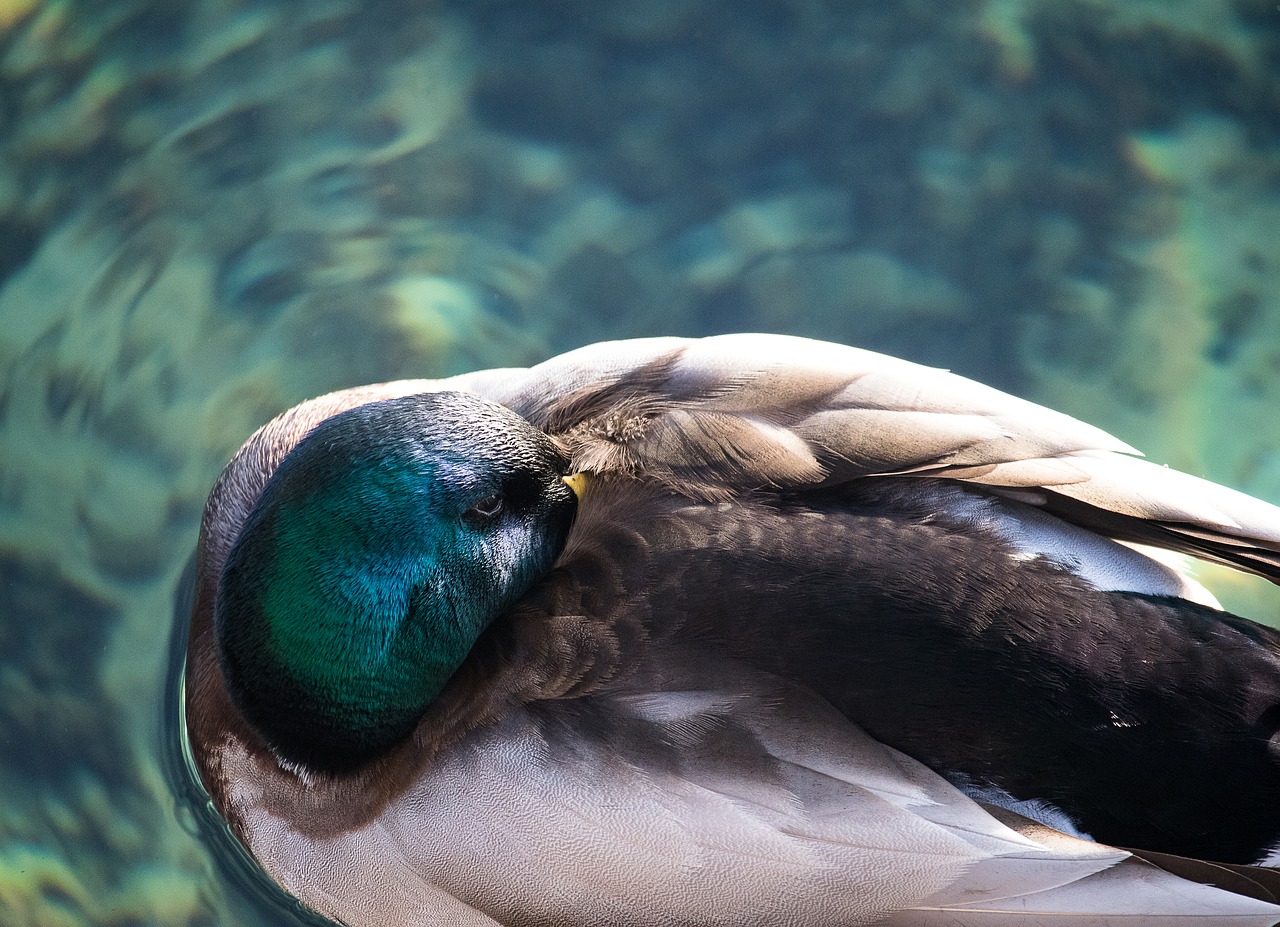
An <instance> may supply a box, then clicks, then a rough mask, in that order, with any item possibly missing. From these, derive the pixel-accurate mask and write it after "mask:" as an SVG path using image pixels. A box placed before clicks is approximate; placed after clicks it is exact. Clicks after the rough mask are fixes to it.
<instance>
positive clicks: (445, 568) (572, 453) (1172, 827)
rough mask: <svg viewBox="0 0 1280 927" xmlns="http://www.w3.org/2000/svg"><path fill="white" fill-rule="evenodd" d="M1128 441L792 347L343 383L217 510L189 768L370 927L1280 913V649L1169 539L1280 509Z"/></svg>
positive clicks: (1233, 550)
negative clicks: (1279, 875) (1226, 604)
mask: <svg viewBox="0 0 1280 927" xmlns="http://www.w3.org/2000/svg"><path fill="white" fill-rule="evenodd" d="M1135 453H1136V452H1134V451H1133V450H1132V449H1131V448H1129V447H1128V446H1127V445H1125V444H1123V443H1122V442H1120V441H1118V440H1116V439H1115V438H1113V437H1111V436H1110V435H1108V434H1106V433H1105V432H1103V431H1100V430H1098V429H1096V428H1093V427H1091V426H1089V425H1085V424H1082V423H1081V422H1079V421H1076V420H1074V419H1072V418H1070V417H1068V416H1065V415H1062V414H1059V413H1055V412H1052V411H1049V410H1048V409H1045V408H1042V407H1040V406H1037V405H1033V404H1031V403H1029V402H1026V401H1023V400H1020V399H1016V398H1014V397H1012V396H1009V395H1006V394H1004V393H1001V392H999V391H997V390H994V389H991V388H988V387H984V386H982V385H979V384H977V383H974V382H972V381H969V380H966V379H963V378H961V377H959V376H955V375H952V374H949V373H946V372H943V371H939V370H933V369H929V368H926V367H921V366H918V365H915V364H912V363H909V362H906V361H902V360H897V359H894V358H890V357H885V356H882V355H879V354H875V353H872V352H868V351H863V350H858V349H855V348H851V347H844V346H840V345H835V344H828V343H823V342H817V341H809V340H804V339H799V338H791V337H783V336H775V335H726V336H719V337H712V338H705V339H697V340H686V339H679V338H658V339H644V340H633V341H619V342H613V343H606V344H598V345H593V346H590V347H585V348H582V349H579V350H576V351H572V352H570V353H568V354H565V355H562V356H560V357H556V358H553V359H551V360H548V361H546V362H545V363H542V364H540V365H538V366H535V367H532V368H529V369H518V370H517V369H509V370H489V371H483V372H479V373H473V374H468V375H464V376H459V377H454V378H452V379H446V380H435V381H428V380H415V381H404V382H394V383H386V384H382V385H376V386H366V387H360V388H357V389H349V390H344V391H342V392H337V393H332V394H330V395H327V396H324V397H321V398H319V399H315V400H312V401H310V402H305V403H303V404H302V405H299V406H297V407H296V408H294V409H291V410H289V411H288V412H285V413H284V414H283V415H280V416H279V417H278V418H276V419H274V420H273V421H271V422H270V423H269V424H267V425H265V426H264V427H262V428H261V429H260V430H259V431H258V432H257V433H255V434H254V435H253V436H252V437H251V438H250V439H249V440H248V442H247V443H246V444H245V445H244V447H243V448H242V449H241V450H240V452H239V453H238V454H237V455H236V456H235V458H234V459H233V460H232V461H231V462H230V464H228V466H227V468H226V469H225V471H224V472H223V473H222V475H221V477H220V478H219V480H218V481H217V484H216V485H215V487H214V489H213V491H212V493H211V495H210V497H209V501H208V504H207V507H206V509H205V512H204V519H203V526H202V529H201V533H200V538H199V543H198V551H197V563H198V566H197V572H196V579H195V592H194V606H193V609H192V621H191V630H190V638H189V644H188V650H187V657H186V659H187V668H186V722H187V730H188V736H189V742H190V749H191V754H192V757H193V761H194V765H195V767H196V769H197V770H198V774H199V776H200V778H201V780H202V782H203V784H204V786H205V788H206V789H207V790H208V793H209V795H210V796H211V797H212V799H213V802H214V804H215V806H216V808H217V809H218V811H219V812H220V814H221V815H222V817H223V818H225V820H226V822H227V823H228V825H229V826H230V828H231V830H232V831H233V832H234V834H235V835H236V836H237V837H238V838H239V840H240V841H242V842H243V844H244V846H245V847H246V848H247V849H248V850H249V851H250V852H251V853H252V855H253V856H254V857H255V858H256V860H257V861H258V863H259V864H260V865H261V867H262V868H263V870H265V872H266V873H267V874H269V876H270V877H271V879H273V880H274V881H275V882H276V883H278V884H279V885H280V886H281V887H283V888H284V889H285V890H287V891H288V892H289V893H291V894H292V895H294V896H296V897H297V898H298V899H300V900H301V901H302V902H303V903H304V904H305V905H306V906H308V907H309V908H311V909H313V910H314V911H317V912H320V913H322V914H324V915H326V916H328V917H330V918H332V919H334V920H337V921H340V922H342V923H344V924H350V925H353V927H385V925H410V924H412V925H450V927H458V925H481V924H483V925H494V924H503V925H521V927H523V925H529V927H533V925H592V927H596V925H628V927H631V925H636V927H639V925H659V924H662V925H670V924H679V925H691V924H699V925H713V924H716V925H719V924H723V925H734V927H741V925H752V924H756V925H823V927H829V925H854V924H870V923H885V924H891V925H943V924H946V925H968V927H986V925H1011V924H1028V923H1038V924H1039V923H1054V924H1070V925H1083V924H1089V925H1110V924H1124V925H1134V924H1144V925H1156V924H1158V925H1161V927H1164V925H1171V924H1190V923H1194V924H1198V925H1206V924H1249V925H1255V924H1256V925H1263V924H1272V923H1275V922H1276V921H1278V920H1280V905H1277V904H1275V903H1273V902H1274V900H1275V896H1274V895H1272V894H1269V893H1270V892H1273V891H1277V888H1276V884H1277V883H1276V880H1275V879H1274V875H1275V871H1274V870H1269V869H1266V868H1254V867H1265V866H1266V865H1267V864H1269V863H1272V862H1274V861H1276V859H1277V858H1278V854H1277V848H1278V847H1280V801H1277V798H1280V753H1278V750H1280V634H1277V632H1275V631H1273V630H1271V629H1270V628H1267V627H1263V626H1260V625H1257V624H1254V623H1252V622H1250V621H1247V620H1244V619H1242V618H1239V617H1236V616H1233V615H1231V614H1228V613H1226V612H1224V611H1222V610H1221V608H1220V607H1219V606H1218V604H1217V603H1216V602H1215V601H1214V599H1213V597H1212V596H1211V595H1210V594H1209V592H1208V591H1207V590H1206V589H1205V588H1204V587H1203V586H1201V585H1200V584H1198V583H1197V582H1196V581H1195V580H1193V579H1192V578H1191V577H1190V576H1189V574H1188V573H1187V571H1186V570H1185V569H1183V568H1182V567H1181V566H1180V565H1179V564H1178V563H1177V562H1174V561H1173V560H1172V559H1171V558H1170V557H1168V556H1165V555H1158V554H1156V553H1154V552H1153V548H1159V549H1162V550H1164V551H1172V552H1175V553H1177V554H1189V555H1192V556H1194V557H1198V558H1202V559H1207V560H1210V561H1217V562H1219V563H1224V564H1228V565H1230V566H1232V567H1235V568H1237V569H1240V570H1245V571H1250V572H1253V573H1258V574H1261V575H1263V576H1266V577H1268V578H1270V579H1272V580H1278V579H1280V510H1277V509H1276V508H1273V507H1272V506H1270V505H1267V504H1266V503H1263V502H1260V501H1257V500H1255V499H1252V498H1250V497H1248V496H1245V495H1242V494H1239V493H1237V492H1234V491H1231V490H1228V489H1226V488H1223V487H1220V486H1217V485H1214V484H1211V483H1208V482H1205V481H1203V480H1200V479H1197V478H1194V477H1191V476H1188V475H1184V474H1181V473H1178V472H1175V471H1172V470H1169V469H1165V468H1162V467H1160V466H1157V465H1155V464H1151V463H1147V462H1145V461H1143V460H1141V459H1139V458H1138V457H1136V456H1134V454H1135ZM1117 847H1127V848H1129V849H1118V848H1117ZM1187 858H1189V859H1187ZM1194 859H1202V860H1214V861H1216V862H1215V864H1212V865H1209V864H1198V863H1196V862H1194ZM1218 864H1228V865H1218ZM1204 881H1211V882H1216V883H1217V884H1218V885H1220V886H1223V887H1213V886H1211V885H1205V884H1201V882H1204ZM1237 892H1244V893H1245V894H1240V893H1237ZM1247 895H1252V896H1253V897H1247ZM1266 898H1270V899H1271V900H1270V901H1268V900H1262V899H1266Z"/></svg>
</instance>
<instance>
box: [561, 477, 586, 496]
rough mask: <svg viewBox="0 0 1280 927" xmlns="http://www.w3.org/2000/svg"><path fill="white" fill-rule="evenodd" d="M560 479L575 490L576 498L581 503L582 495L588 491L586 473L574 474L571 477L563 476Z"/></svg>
mask: <svg viewBox="0 0 1280 927" xmlns="http://www.w3.org/2000/svg"><path fill="white" fill-rule="evenodd" d="M560 479H562V480H564V481H565V483H566V484H567V485H568V487H569V488H570V489H572V490H573V494H574V496H576V497H577V499H578V501H579V502H581V501H582V494H583V493H584V492H586V491H587V475H586V474H585V473H573V474H570V475H569V476H562V477H560Z"/></svg>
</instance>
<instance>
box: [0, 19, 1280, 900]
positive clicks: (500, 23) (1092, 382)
mask: <svg viewBox="0 0 1280 927" xmlns="http://www.w3.org/2000/svg"><path fill="white" fill-rule="evenodd" d="M1278 75H1280V12H1277V9H1276V6H1275V4H1274V3H1273V2H1270V0H1268V2H1245V0H1240V2H1230V0H1194V2H1192V0H1160V2H1155V0H1110V2H1104V0H972V2H965V3H936V2H909V0H900V2H891V3H858V2H837V0H832V2H829V3H816V2H803V0H796V2H792V3H779V2H754V0H752V2H727V0H726V2H710V0H708V2H692V0H651V2H646V3H643V4H635V3H626V2H621V0H590V2H588V0H581V2H570V0H565V2H559V3H554V2H529V3H524V4H509V3H497V2H482V0H476V2H470V3H465V2H452V3H450V2H440V3H425V2H418V3H410V2H368V0H365V2H354V0H320V2H314V3H307V4H296V3H289V2H283V0H281V2H275V3H271V2H253V3H249V2H236V0H193V2H188V3H173V2H124V0H112V2H103V0H97V2H91V0H49V2H41V0H0V377H2V380H0V795H3V796H4V798H3V804H2V805H0V922H2V923H4V924H10V923H12V924H19V925H28V924H30V925H70V924H76V925H79V924H103V925H133V924H164V925H197V924H213V923H232V922H234V923H280V922H281V918H282V917H283V916H284V915H281V914H280V913H279V911H278V910H275V909H273V908H272V907H271V906H270V903H269V901H264V900H263V899H262V898H261V897H259V895H258V893H257V891H256V890H255V889H254V888H253V886H252V880H251V879H249V878H247V877H245V875H244V872H245V870H244V869H243V868H241V867H240V866H239V864H238V863H237V862H236V860H235V859H234V857H233V856H232V855H231V854H229V853H228V852H227V850H226V848H225V847H224V846H220V845H219V843H218V842H217V840H216V839H215V838H213V837H211V836H210V834H209V833H208V831H207V829H202V828H201V827H200V825H199V820H198V818H199V817H200V815H199V810H198V805H197V807H196V809H195V810H194V811H193V810H192V808H191V807H189V806H188V804H187V803H186V802H185V801H183V800H180V799H175V798H174V796H173V794H172V790H171V785H170V782H169V780H168V779H167V778H166V770H167V767H166V765H165V761H166V757H167V756H168V753H167V751H166V747H165V738H166V736H170V735H172V733H173V731H172V724H169V725H168V728H167V729H166V722H165V721H164V720H163V719H164V709H165V708H166V707H172V704H173V701H174V697H173V695H172V693H170V694H169V697H166V688H165V680H166V668H167V663H168V655H169V646H168V641H169V631H170V626H171V621H172V615H173V611H174V596H175V589H177V588H178V585H179V578H180V575H181V572H182V570H183V567H184V565H185V563H186V561H187V558H188V555H189V553H190V551H191V549H192V546H193V544H194V540H195V533H196V529H197V525H198V519H199V513H200V507H201V505H202V504H203V500H204V497H205V495H206V493H207V492H208V489H209V487H210V485H211V484H212V481H213V479H214V477H215V476H216V475H217V473H218V471H219V470H220V468H221V466H222V464H223V463H224V462H225V461H226V459H227V458H228V456H229V455H230V454H231V453H232V452H233V451H234V450H235V448H236V447H237V446H238V445H239V444H240V442H241V441H243V440H244V438H245V437H246V436H247V435H248V434H249V433H250V432H251V431H252V430H253V428H255V427H256V426H257V425H258V424H260V423H261V422H263V421H265V420H266V419H267V418H269V417H270V416H271V415H273V414H275V413H276V412H278V411H280V410H281V409H283V408H285V407H287V406H289V405H291V404H293V403H295V402H297V401H299V400H301V399H303V398H305V397H307V396H310V395H314V394H316V393H319V392H324V391H327V390H330V389H334V388H338V387H342V386H348V385H352V384H356V383H361V382H368V381H376V380H385V379H392V378H397V377H403V376H436V375H444V374H449V373H455V372H459V371H462V370H466V369H471V368H475V367H486V366H499V365H513V364H526V363H530V362H533V361H536V360H539V359H541V358H543V357H545V356H547V355H549V354H552V353H555V352H558V351H560V350H563V349H567V348H570V347H574V346H577V345H579V344H583V343H587V342H590V341H595V340H599V339H602V338H607V337H626V336H637V335H648V334H690V335H697V334H708V333H713V332H720V331H732V330H765V331H784V332H794V333H798V334H805V335H812V336H817V337H823V338H829V339H833V340H839V341H845V342H849V343H854V344H859V345H862V346H865V347H870V348H874V349H877V350H883V351H888V352H891V353H895V354H900V355H903V356H906V357H910V358H912V359H914V360H918V361H923V362H926V363H930V364H935V365H938V366H945V367H949V368H951V369H954V370H957V371H959V372H961V373H965V374H968V375H971V376H975V377H977V378H980V379H983V380H985V381H987V382H990V383H993V384H994V385H997V386H1000V387H1003V388H1006V389H1010V390H1013V391H1015V392H1018V393H1020V394H1021V395H1025V396H1027V397H1029V398H1032V399H1036V400H1039V401H1042V402H1046V403H1048V404H1050V405H1053V406H1055V407H1057V408H1060V409H1062V410H1063V411H1067V412H1070V413H1073V414H1075V415H1078V416H1080V417H1082V418H1085V419H1088V420H1090V421H1093V422H1095V423H1097V424H1100V425H1103V426H1105V427H1107V428H1109V429H1111V430H1113V431H1115V432H1117V433H1118V434H1119V435H1120V436H1122V437H1123V438H1125V439H1126V440H1128V441H1129V442H1131V443H1133V444H1135V445H1137V446H1138V447H1141V448H1143V449H1144V450H1145V451H1147V453H1148V455H1149V456H1151V457H1152V458H1154V459H1157V460H1161V461H1165V462H1168V463H1170V464H1172V465H1174V466H1177V467H1180V468H1182V469H1186V470H1189V471H1191V472H1194V473H1199V474H1204V475H1207V476H1210V477H1212V478H1214V479H1217V480H1220V481H1222V482H1226V483H1228V484H1230V485H1233V486H1236V487H1238V488H1240V489H1244V490H1246V491H1249V492H1252V493H1254V494H1257V495H1260V496H1262V497H1264V498H1268V499H1271V500H1272V501H1277V502H1280V414H1278V413H1277V411H1276V410H1277V409H1278V408H1280V402H1278V400H1280V250H1277V249H1276V247H1275V244H1274V243H1275V241H1276V240H1277V236H1278V235H1280V116H1278V115H1277V114H1280V76H1278ZM1210 578H1211V580H1213V579H1216V580H1218V581H1220V582H1224V583H1225V585H1224V586H1222V587H1219V591H1220V592H1221V594H1222V595H1223V596H1224V598H1226V599H1227V600H1228V601H1229V602H1232V603H1236V604H1237V607H1239V608H1241V609H1243V610H1245V611H1247V612H1249V613H1251V614H1257V615H1260V616H1262V617H1266V616H1267V614H1268V611H1269V609H1270V608H1272V607H1273V606H1268V605H1267V604H1266V603H1265V602H1264V601H1262V600H1260V599H1259V598H1258V596H1257V595H1256V589H1255V587H1252V586H1245V585H1241V584H1238V583H1235V582H1234V581H1230V580H1229V578H1228V579H1223V578H1222V577H1218V576H1217V575H1216V574H1213V575H1212V576H1211V577H1210ZM264 905H265V907H264ZM255 911H259V912H264V913H258V914H255V913H254V912H255Z"/></svg>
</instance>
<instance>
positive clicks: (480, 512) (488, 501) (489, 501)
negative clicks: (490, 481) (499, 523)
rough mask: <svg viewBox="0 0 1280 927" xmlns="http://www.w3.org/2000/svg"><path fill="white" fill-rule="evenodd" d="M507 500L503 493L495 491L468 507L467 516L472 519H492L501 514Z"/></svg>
mask: <svg viewBox="0 0 1280 927" xmlns="http://www.w3.org/2000/svg"><path fill="white" fill-rule="evenodd" d="M505 502H506V500H505V499H504V498H503V495H502V493H500V492H495V493H493V494H492V495H489V496H485V497H484V498H483V499H481V500H480V501H479V502H477V503H476V504H475V505H473V506H471V508H469V509H467V512H466V517H467V518H468V519H470V520H472V521H492V520H493V519H495V518H497V517H498V515H499V514H501V512H502V507H503V505H504V504H505Z"/></svg>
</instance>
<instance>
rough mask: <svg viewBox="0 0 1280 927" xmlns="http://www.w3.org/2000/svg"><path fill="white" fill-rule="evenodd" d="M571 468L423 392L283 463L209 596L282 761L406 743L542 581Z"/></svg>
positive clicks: (519, 434)
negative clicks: (499, 623)
mask: <svg viewBox="0 0 1280 927" xmlns="http://www.w3.org/2000/svg"><path fill="white" fill-rule="evenodd" d="M565 467H566V461H565V459H564V458H563V456H562V455H561V454H560V453H559V451H558V450H557V449H556V447H555V446H554V445H553V444H552V443H551V442H550V441H549V440H548V439H547V437H546V436H545V435H543V434H542V433H541V432H540V431H538V430H537V429H536V428H534V427H532V426H531V425H530V424H529V423H528V422H526V421H525V420H524V419H522V418H520V417H519V416H517V415H515V414H514V413H513V412H511V411H510V410H508V409H506V408H504V407H502V406H499V405H497V404H495V403H492V402H489V401H487V400H483V399H480V398H478V397H475V396H472V395H469V394H465V393H424V394H420V395H416V396H407V397H403V398H398V399H389V400H385V401H382V402H375V403H371V404H369V405H365V406H360V407H358V408H355V409H351V410H349V411H347V412H343V413H341V414H339V415H336V416H334V417H333V418H330V419H327V420H326V421H324V422H322V423H321V424H320V425H318V426H317V427H316V428H315V429H314V430H313V431H312V432H311V433H310V434H309V435H307V437H306V438H304V439H303V440H302V441H301V442H300V443H299V444H298V445H297V447H295V448H294V449H293V450H292V451H291V452H290V453H289V454H288V455H287V456H286V457H285V458H284V460H283V461H282V462H281V464H280V466H279V468H278V469H277V470H276V472H275V473H274V475H273V476H272V477H271V480H270V482H269V483H268V484H267V487H266V489H265V490H264V491H263V493H262V495H261V497H260V498H259V500H258V502H257V504H256V505H255V506H254V508H253V510H252V512H251V513H250V515H249V517H248V518H247V519H246V521H245V524H244V527H243V529H242V530H241V532H240V534H239V536H238V537H237V539H236V542H235V544H234V546H233V547H232V549H231V553H230V555H229V556H228V558H227V563H226V566H225V568H224V570H223V573H222V576H221V577H220V580H219V584H218V595H217V605H216V610H215V619H214V620H215V626H216V632H217V639H218V644H219V650H220V655H221V660H222V665H223V669H224V672H225V674H226V678H227V681H228V687H229V689H230V693H231V696H232V698H233V700H234V701H235V702H236V704H237V706H238V707H239V708H240V710H241V711H242V712H243V713H244V714H245V716H246V717H247V718H248V720H249V721H250V722H251V723H252V724H253V725H254V726H255V727H256V728H257V730H258V731H259V732H260V733H261V734H262V735H263V736H264V737H265V738H266V739H267V741H268V742H269V743H270V744H271V746H272V747H273V748H274V749H275V750H276V752H277V753H278V754H279V755H281V756H282V757H284V758H285V759H288V760H291V761H293V762H298V763H302V764H304V765H306V766H308V767H311V768H313V769H329V770H335V769H342V768H349V767H351V766H353V765H356V764H358V763H361V762H363V761H365V760H367V759H369V758H371V757H373V756H376V755H377V754H379V753H381V752H383V751H385V750H386V749H387V748H389V747H390V746H392V745H394V744H396V743H397V742H399V741H401V740H403V739H404V738H405V737H406V736H407V735H408V734H409V733H410V732H411V731H412V729H413V727H414V725H415V724H416V723H417V721H418V719H419V718H420V717H421V716H422V713H423V712H424V711H425V710H426V708H427V706H428V705H429V704H430V703H431V701H432V700H433V699H434V698H435V697H436V696H437V695H438V694H439V693H440V691H441V689H442V688H443V687H444V685H445V683H446V682H447V681H448V680H449V678H450V676H451V675H452V674H453V673H454V671H455V670H456V669H457V668H458V666H459V665H460V664H461V663H462V661H463V660H464V659H465V657H466V655H467V653H468V651H469V650H470V648H471V646H472V645H473V644H474V643H475V641H476V639H477V637H478V636H479V635H480V634H481V632H483V631H484V629H485V628H486V627H487V626H488V624H489V623H490V622H491V621H492V620H493V619H494V618H495V617H496V616H497V615H499V614H500V613H501V612H502V611H503V610H504V609H506V608H507V607H508V606H510V605H511V604H512V603H513V602H514V601H515V600H516V599H517V598H519V597H520V596H521V595H522V594H523V593H524V592H526V591H527V590H528V589H529V588H530V587H531V586H532V585H533V584H534V583H535V582H536V581H537V580H538V579H539V578H540V577H542V576H543V575H545V574H546V573H547V572H548V571H549V570H550V568H551V565H552V563H553V562H554V560H555V558H556V557H557V556H558V554H559V552H560V550H561V549H562V548H563V546H564V542H565V537H566V535H567V534H568V531H569V526H570V524H571V522H572V520H573V514H574V510H575V497H574V493H573V491H572V490H571V489H570V488H569V486H568V485H566V483H565V482H564V480H563V478H562V477H563V475H564V473H565Z"/></svg>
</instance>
